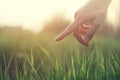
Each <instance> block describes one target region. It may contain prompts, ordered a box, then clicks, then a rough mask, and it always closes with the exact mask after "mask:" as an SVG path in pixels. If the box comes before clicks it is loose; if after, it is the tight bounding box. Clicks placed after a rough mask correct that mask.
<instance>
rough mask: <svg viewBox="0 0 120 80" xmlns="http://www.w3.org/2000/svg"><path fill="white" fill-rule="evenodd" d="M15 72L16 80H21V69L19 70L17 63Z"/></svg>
mask: <svg viewBox="0 0 120 80" xmlns="http://www.w3.org/2000/svg"><path fill="white" fill-rule="evenodd" d="M14 74H15V80H19V71H18V66H17V65H15V70H14Z"/></svg>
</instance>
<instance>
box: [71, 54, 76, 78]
mask: <svg viewBox="0 0 120 80" xmlns="http://www.w3.org/2000/svg"><path fill="white" fill-rule="evenodd" d="M71 62H72V72H73V77H74V80H76V73H75V66H74V59H73V56H72V55H71Z"/></svg>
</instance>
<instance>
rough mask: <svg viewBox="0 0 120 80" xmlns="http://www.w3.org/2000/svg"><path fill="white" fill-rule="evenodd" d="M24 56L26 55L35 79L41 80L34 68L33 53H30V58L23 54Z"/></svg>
mask: <svg viewBox="0 0 120 80" xmlns="http://www.w3.org/2000/svg"><path fill="white" fill-rule="evenodd" d="M25 55H26V58H27V61H28V63H29V64H30V66H31V69H32V71H33V73H34V74H35V75H36V77H37V78H39V79H41V78H40V76H39V75H38V73H37V70H36V69H35V67H34V58H33V52H32V51H31V57H30V58H29V57H28V55H27V54H25Z"/></svg>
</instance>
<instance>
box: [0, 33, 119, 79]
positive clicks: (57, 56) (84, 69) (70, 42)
mask: <svg viewBox="0 0 120 80" xmlns="http://www.w3.org/2000/svg"><path fill="white" fill-rule="evenodd" d="M46 34H47V33H46ZM0 36H1V38H0V80H120V38H117V37H108V36H104V37H103V36H102V37H100V36H95V37H94V39H93V40H92V42H91V45H90V46H89V47H86V46H84V45H81V44H80V43H79V42H78V41H77V40H75V39H74V38H73V37H72V36H68V37H67V38H65V39H64V40H62V41H60V42H56V41H54V40H53V38H54V37H55V36H56V35H55V34H49V35H46V36H45V35H44V36H43V35H40V34H38V35H36V34H31V33H30V32H27V33H26V32H20V33H19V34H18V33H16V34H14V33H9V32H6V33H5V34H4V35H2V34H1V35H0Z"/></svg>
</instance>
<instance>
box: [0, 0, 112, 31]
mask: <svg viewBox="0 0 120 80" xmlns="http://www.w3.org/2000/svg"><path fill="white" fill-rule="evenodd" d="M87 1H88V0H0V24H2V25H4V24H5V25H10V26H12V25H14V26H15V25H21V26H23V28H25V29H32V30H35V31H36V30H39V29H41V28H42V23H43V22H44V21H45V20H49V19H50V18H51V17H52V16H54V13H57V12H61V13H63V14H64V15H65V16H66V17H67V18H68V19H73V17H74V13H75V11H76V10H77V9H78V8H79V7H82V6H83V5H84V4H85V3H86V2H87ZM109 15H110V16H113V15H114V13H112V12H110V14H109Z"/></svg>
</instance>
